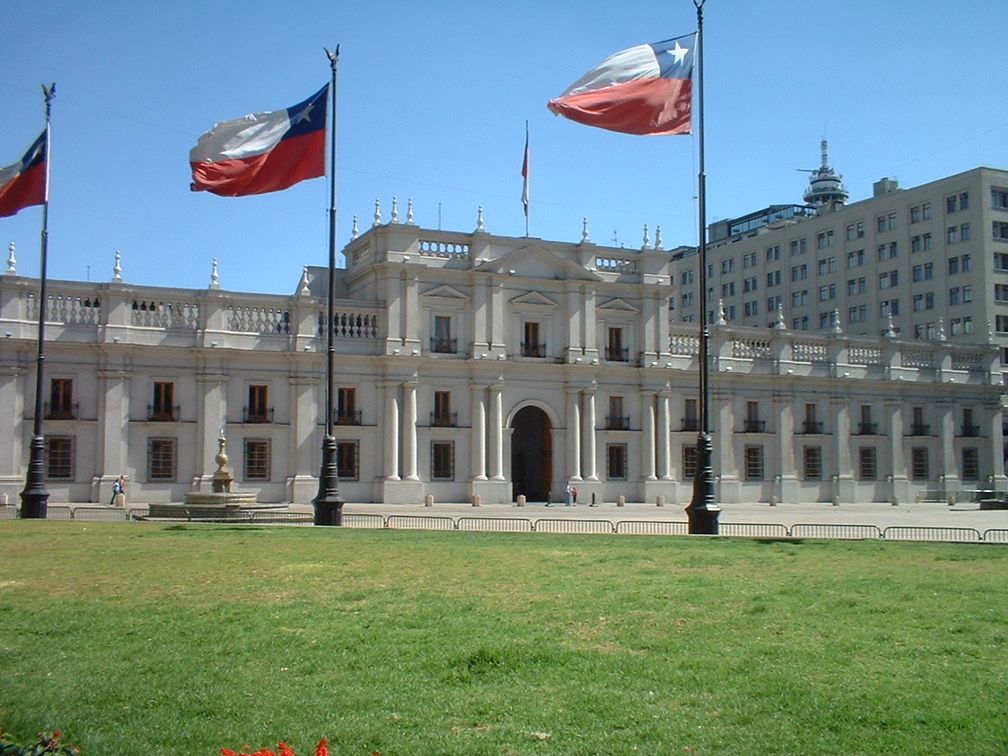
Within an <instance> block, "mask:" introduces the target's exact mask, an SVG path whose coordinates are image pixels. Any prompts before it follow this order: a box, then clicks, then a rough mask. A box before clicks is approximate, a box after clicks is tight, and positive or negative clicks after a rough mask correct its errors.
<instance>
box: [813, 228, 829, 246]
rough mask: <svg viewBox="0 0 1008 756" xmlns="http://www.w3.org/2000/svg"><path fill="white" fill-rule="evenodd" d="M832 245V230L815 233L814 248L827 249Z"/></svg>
mask: <svg viewBox="0 0 1008 756" xmlns="http://www.w3.org/2000/svg"><path fill="white" fill-rule="evenodd" d="M832 246H833V231H832V230H830V231H823V232H821V233H819V234H817V235H816V249H829V248H830V247H832Z"/></svg>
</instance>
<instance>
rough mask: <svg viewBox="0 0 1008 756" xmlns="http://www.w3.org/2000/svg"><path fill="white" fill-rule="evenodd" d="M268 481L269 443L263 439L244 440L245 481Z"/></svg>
mask: <svg viewBox="0 0 1008 756" xmlns="http://www.w3.org/2000/svg"><path fill="white" fill-rule="evenodd" d="M269 479H270V442H269V439H265V438H246V439H245V480H269Z"/></svg>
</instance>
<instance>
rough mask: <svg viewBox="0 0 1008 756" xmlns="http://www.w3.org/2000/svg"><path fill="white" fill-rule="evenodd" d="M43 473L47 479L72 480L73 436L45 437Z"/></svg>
mask: <svg viewBox="0 0 1008 756" xmlns="http://www.w3.org/2000/svg"><path fill="white" fill-rule="evenodd" d="M45 475H46V479H47V480H73V478H74V440H73V436H46V437H45Z"/></svg>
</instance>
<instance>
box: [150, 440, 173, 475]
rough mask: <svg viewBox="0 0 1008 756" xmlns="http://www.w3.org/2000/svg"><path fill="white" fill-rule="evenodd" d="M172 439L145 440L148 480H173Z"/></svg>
mask: <svg viewBox="0 0 1008 756" xmlns="http://www.w3.org/2000/svg"><path fill="white" fill-rule="evenodd" d="M175 448H176V439H174V438H150V439H147V477H148V479H150V480H175V464H176V459H175V456H176V455H175Z"/></svg>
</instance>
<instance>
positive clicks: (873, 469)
mask: <svg viewBox="0 0 1008 756" xmlns="http://www.w3.org/2000/svg"><path fill="white" fill-rule="evenodd" d="M858 467H859V471H860V474H861V475H860V477H861V480H875V479H876V478H877V477H878V464H877V463H876V453H875V447H874V446H862V447H861V448H860V449H858Z"/></svg>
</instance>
